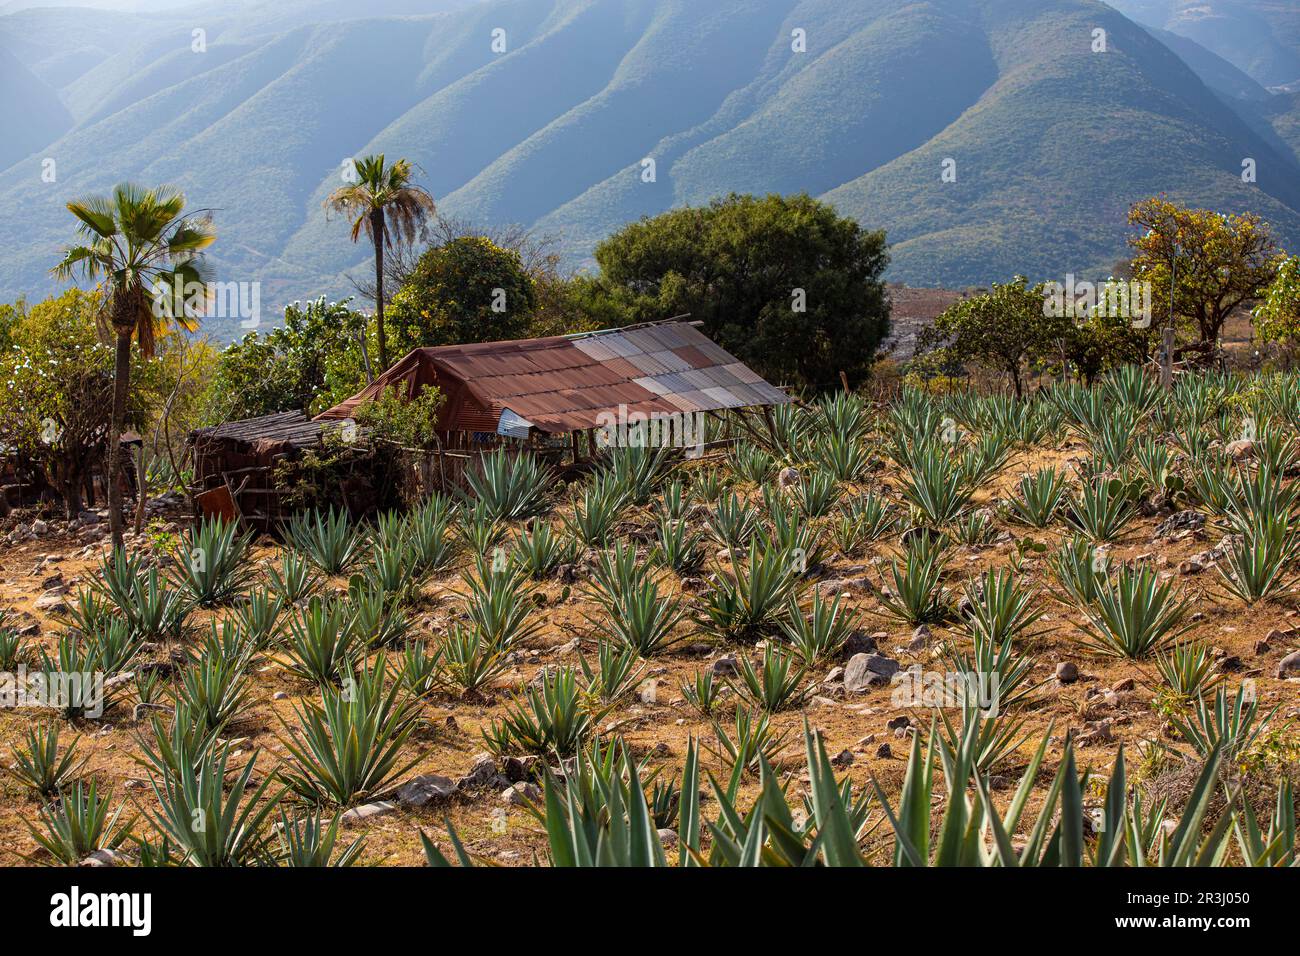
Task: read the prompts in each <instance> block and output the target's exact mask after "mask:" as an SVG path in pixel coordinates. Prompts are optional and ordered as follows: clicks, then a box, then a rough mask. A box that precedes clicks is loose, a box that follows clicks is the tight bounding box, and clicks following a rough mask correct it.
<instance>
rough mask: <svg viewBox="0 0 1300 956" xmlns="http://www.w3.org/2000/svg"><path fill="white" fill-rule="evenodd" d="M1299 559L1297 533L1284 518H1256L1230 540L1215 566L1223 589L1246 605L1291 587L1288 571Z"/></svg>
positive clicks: (1271, 515) (1290, 522)
mask: <svg viewBox="0 0 1300 956" xmlns="http://www.w3.org/2000/svg"><path fill="white" fill-rule="evenodd" d="M1297 555H1300V533H1297V531H1296V529H1295V526H1294V524H1293V523H1292V521H1291V520H1290V519H1289V518H1288V517H1286V516H1285V515H1279V514H1256V515H1253V516H1252V517H1251V518H1250V519H1248V521H1247V523H1246V524H1245V526H1244V527H1243V528H1242V534H1241V536H1240V538H1233V539H1231V543H1230V544H1229V546H1228V548H1227V552H1226V553H1225V554H1224V556H1223V559H1222V560H1221V561H1220V562H1219V563H1218V564H1217V565H1216V567H1217V568H1218V570H1219V574H1220V576H1221V577H1222V578H1223V584H1224V587H1226V588H1227V589H1228V590H1229V591H1230V592H1231V593H1232V594H1233V595H1234V596H1236V597H1237V598H1238V599H1240V600H1241V601H1244V602H1245V603H1246V604H1254V603H1256V602H1257V601H1261V600H1264V599H1266V598H1269V597H1272V596H1273V595H1275V594H1278V593H1279V592H1280V591H1282V590H1283V589H1285V588H1286V587H1287V586H1288V585H1289V584H1290V579H1289V577H1288V571H1289V569H1290V568H1291V567H1292V566H1293V565H1294V563H1295V560H1296V557H1297Z"/></svg>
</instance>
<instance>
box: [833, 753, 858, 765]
mask: <svg viewBox="0 0 1300 956" xmlns="http://www.w3.org/2000/svg"><path fill="white" fill-rule="evenodd" d="M831 764H832V765H833V766H836V767H851V766H852V765H853V751H851V750H841V751H840V752H839V753H838V754H836V755H835V756H834V757H832V758H831Z"/></svg>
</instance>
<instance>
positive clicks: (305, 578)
mask: <svg viewBox="0 0 1300 956" xmlns="http://www.w3.org/2000/svg"><path fill="white" fill-rule="evenodd" d="M320 583H321V578H320V575H319V574H317V572H316V569H315V567H314V566H313V565H312V563H311V562H310V561H308V560H307V557H306V556H305V555H303V554H301V553H300V552H298V551H292V550H290V551H285V552H283V553H282V554H281V555H280V565H279V567H272V568H271V570H270V572H269V573H268V574H267V584H268V585H269V586H270V589H271V593H272V594H274V595H275V596H276V597H277V598H279V600H280V602H281V603H282V604H284V605H286V606H288V605H292V604H297V603H298V602H299V601H301V600H303V599H305V598H308V597H311V595H313V594H314V593H316V589H317V588H318V587H320Z"/></svg>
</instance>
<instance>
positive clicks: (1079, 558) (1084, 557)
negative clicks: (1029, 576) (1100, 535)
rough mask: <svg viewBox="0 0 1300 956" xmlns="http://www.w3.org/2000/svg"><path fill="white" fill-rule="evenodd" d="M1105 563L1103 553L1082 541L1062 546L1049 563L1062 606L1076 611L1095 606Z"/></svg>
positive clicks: (1075, 540) (1081, 539) (1067, 542)
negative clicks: (1075, 607)
mask: <svg viewBox="0 0 1300 956" xmlns="http://www.w3.org/2000/svg"><path fill="white" fill-rule="evenodd" d="M1106 562H1107V558H1106V554H1105V552H1104V551H1099V550H1097V549H1095V548H1094V547H1093V546H1092V544H1090V543H1089V542H1088V541H1087V540H1086V539H1085V538H1077V537H1076V538H1072V539H1070V540H1069V541H1065V542H1063V543H1062V545H1061V547H1060V549H1059V550H1058V551H1057V552H1056V554H1054V555H1053V556H1052V558H1051V559H1050V564H1051V568H1052V574H1053V575H1054V576H1055V578H1056V582H1057V584H1058V585H1060V588H1061V590H1062V592H1063V594H1062V595H1061V598H1062V600H1063V602H1073V603H1074V604H1075V605H1077V606H1079V607H1086V606H1087V605H1089V604H1092V603H1094V602H1095V601H1096V600H1097V595H1098V594H1099V593H1100V591H1101V586H1102V584H1103V583H1104V582H1105V580H1106Z"/></svg>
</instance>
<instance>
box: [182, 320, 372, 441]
mask: <svg viewBox="0 0 1300 956" xmlns="http://www.w3.org/2000/svg"><path fill="white" fill-rule="evenodd" d="M372 325H373V324H372V323H369V322H368V321H367V318H366V316H365V315H363V314H361V313H360V312H355V311H353V310H352V309H350V308H349V307H348V300H346V299H345V300H343V301H342V302H326V300H325V299H324V297H322V298H320V299H317V300H315V301H314V302H308V303H307V304H306V305H303V304H301V303H297V302H295V303H293V304H291V305H289V306H288V307H287V308H285V310H284V325H282V326H280V327H279V328H276V329H272V330H271V331H270V332H268V333H266V334H260V333H258V332H250V333H248V334H247V335H246V336H244V338H243V339H241V340H240V341H238V342H235V343H234V344H232V345H229V346H227V347H226V348H225V349H224V350H223V351H222V352H221V354H220V357H219V359H218V361H217V367H216V372H215V374H214V376H213V378H212V382H211V385H210V386H209V389H208V401H207V412H206V415H205V417H206V418H207V420H208V421H209V422H210V423H213V422H220V421H237V420H239V419H244V418H256V417H257V416H259V415H270V414H273V413H274V412H285V411H291V410H294V409H304V410H305V411H307V412H309V413H315V412H318V411H321V410H322V409H325V408H329V407H331V406H333V405H336V404H338V402H340V401H342V400H343V399H345V398H348V397H350V396H352V395H354V394H355V393H356V392H357V391H359V390H360V389H361V388H362V387H363V386H364V385H365V381H366V375H365V371H364V360H363V357H362V353H361V346H360V342H361V336H362V335H364V334H367V332H368V329H369V330H370V331H373V327H372Z"/></svg>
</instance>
